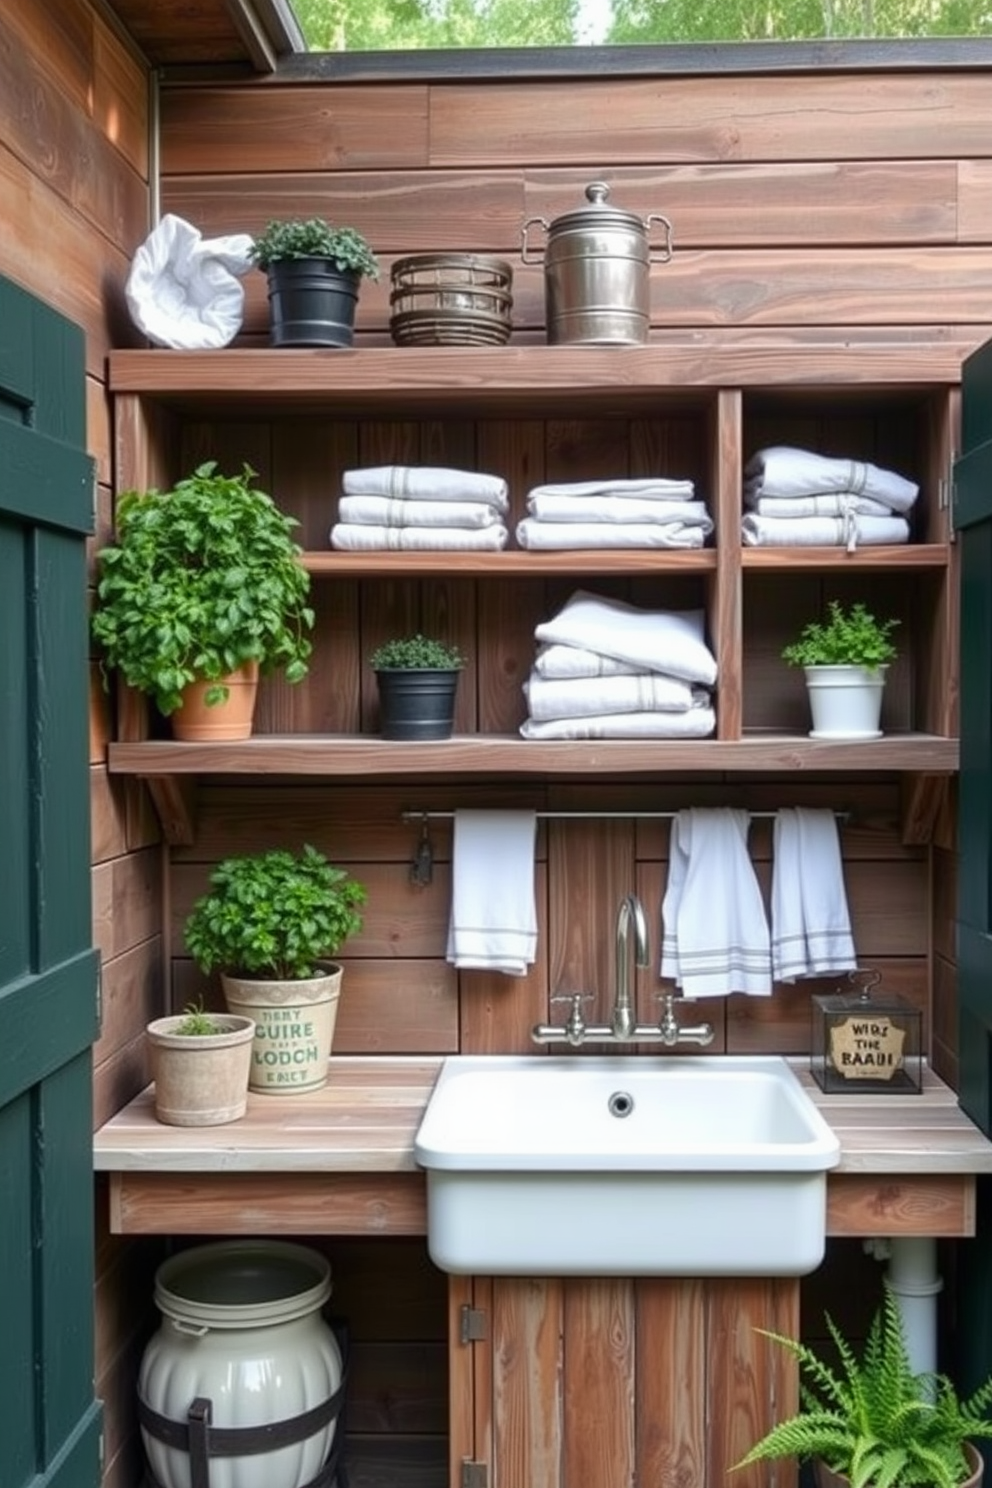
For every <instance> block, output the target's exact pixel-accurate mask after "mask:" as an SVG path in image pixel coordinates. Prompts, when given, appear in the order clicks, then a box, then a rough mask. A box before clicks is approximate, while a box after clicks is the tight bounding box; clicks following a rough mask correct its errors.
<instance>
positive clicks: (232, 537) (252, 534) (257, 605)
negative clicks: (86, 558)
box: [92, 461, 314, 714]
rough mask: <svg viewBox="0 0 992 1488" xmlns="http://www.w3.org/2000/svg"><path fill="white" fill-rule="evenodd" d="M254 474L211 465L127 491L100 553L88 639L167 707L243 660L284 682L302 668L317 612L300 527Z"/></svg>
mask: <svg viewBox="0 0 992 1488" xmlns="http://www.w3.org/2000/svg"><path fill="white" fill-rule="evenodd" d="M254 476H255V473H254V471H253V470H251V469H250V468H249V467H248V466H247V465H246V466H245V467H244V469H243V471H242V473H241V474H240V475H237V476H224V475H221V474H219V473H218V472H217V467H216V464H215V463H214V462H212V461H211V462H208V463H206V464H204V465H200V466H199V467H198V468H197V469H196V470H195V471H194V473H193V475H191V476H189V477H187V478H186V479H185V480H181V481H179V483H178V484H177V485H176V486H175V487H174V489H173V490H171V491H164V492H163V491H154V490H152V491H145V492H140V491H128V492H125V493H124V494H123V495H122V496H121V497H120V499H119V501H118V506H117V541H116V543H115V544H113V545H111V546H110V547H107V548H104V549H103V550H102V551H101V552H100V553H99V554H98V555H97V557H98V561H99V574H100V577H99V581H98V583H97V605H96V609H95V611H94V614H93V620H92V630H93V635H94V638H95V639H96V640H97V642H98V643H99V644H100V646H101V647H102V649H103V653H104V658H105V661H106V663H107V665H109V666H110V667H113V668H116V669H117V670H118V671H120V672H121V673H122V674H123V675H124V677H125V678H126V680H127V682H128V683H129V684H130V685H131V686H132V687H136V688H138V689H139V690H140V691H141V692H146V693H149V694H150V695H151V696H152V697H153V698H154V699H155V703H156V705H157V707H158V709H159V711H160V712H162V713H164V714H169V713H172V712H174V711H175V709H176V708H178V706H179V703H180V701H181V693H182V689H183V688H184V687H185V686H186V685H187V684H188V683H190V682H193V681H196V680H206V681H209V682H219V681H220V679H221V678H223V677H225V676H227V675H228V673H230V672H232V671H235V670H237V668H238V667H240V666H241V665H242V664H243V663H244V662H246V661H257V662H258V663H259V667H260V670H261V672H262V673H263V674H267V673H270V672H272V671H275V670H279V669H281V670H284V671H285V673H286V676H287V678H288V679H289V681H291V682H298V681H299V680H300V679H301V678H302V677H304V676H305V675H306V671H307V661H308V660H309V657H310V653H311V649H312V647H311V642H310V639H309V631H310V630H312V628H313V623H314V616H313V610H312V609H311V608H310V607H309V606H308V605H307V603H306V600H307V596H308V594H309V589H310V578H309V575H308V574H307V572H306V570H305V569H304V568H303V567H302V566H301V564H300V562H299V558H300V553H301V551H302V550H301V549H300V547H299V546H298V544H297V543H296V542H295V541H294V538H293V532H294V530H295V528H296V527H297V525H298V524H297V522H296V521H295V519H294V518H292V517H289V516H286V515H285V514H284V513H282V512H281V511H280V510H279V508H278V507H277V506H276V504H275V502H274V501H273V500H272V497H271V496H269V495H267V494H266V493H265V492H264V491H260V490H258V489H257V488H256V487H254V486H253V485H252V484H251V483H252V481H253V480H254ZM211 691H213V689H212V690H211ZM225 693H226V689H225V688H223V686H219V687H218V688H217V690H216V695H215V699H214V700H216V701H219V700H220V699H221V698H222V697H223V696H225Z"/></svg>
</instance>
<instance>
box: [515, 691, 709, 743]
mask: <svg viewBox="0 0 992 1488" xmlns="http://www.w3.org/2000/svg"><path fill="white" fill-rule="evenodd" d="M702 696H705V694H702ZM520 732H521V734H522V735H523V737H524V738H525V739H708V738H709V736H710V734H712V733H715V732H716V714H715V713H714V711H713V709H712V708H711V707H709V706H708V705H706V704H703V703H698V704H696V706H694V707H692V708H690V709H689V710H688V712H686V713H657V712H655V713H595V714H593V715H592V716H591V717H587V718H549V719H547V720H546V721H544V722H536V721H535V720H534V719H533V718H525V719H524V721H523V723H522V724H521V725H520Z"/></svg>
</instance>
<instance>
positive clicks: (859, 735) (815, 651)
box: [782, 600, 899, 739]
mask: <svg viewBox="0 0 992 1488" xmlns="http://www.w3.org/2000/svg"><path fill="white" fill-rule="evenodd" d="M898 624H899V621H898V620H892V619H889V620H877V619H876V618H875V616H874V615H873V614H872V613H871V611H870V610H869V609H868V607H867V606H866V605H865V604H864V603H862V602H861V601H859V602H858V603H856V604H853V605H851V606H850V607H849V608H847V609H845V608H844V606H843V605H841V604H840V602H839V601H838V600H831V602H830V604H829V606H828V611H827V618H826V619H825V620H811V621H809V623H808V624H807V625H805V626H804V627H803V630H802V632H801V634H800V636H799V639H798V640H796V641H793V642H792V643H791V645H788V646H786V647H785V648H784V650H783V652H782V657H783V660H784V661H786V662H787V663H788V665H789V666H796V667H802V668H803V670H804V672H805V676H806V690H807V694H808V696H809V703H810V712H811V714H812V719H813V727H812V729H811V730H810V738H811V739H878V738H880V737H881V730H880V728H879V722H880V719H881V713H882V693H883V691H884V688H885V678H886V673H887V672H888V666H889V662H891V661H893V660H894V659H895V656H896V654H897V653H896V647H895V644H894V642H893V641H892V631H893V630H894V629H895V628H896V626H897V625H898Z"/></svg>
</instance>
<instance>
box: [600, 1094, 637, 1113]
mask: <svg viewBox="0 0 992 1488" xmlns="http://www.w3.org/2000/svg"><path fill="white" fill-rule="evenodd" d="M606 1104H607V1106H608V1107H609V1111H610V1115H611V1116H629V1115H630V1113H631V1111H633V1109H634V1097H633V1096H632V1095H631V1094H630V1093H629V1091H626V1090H615V1091H614V1092H613V1094H612V1095H611V1096H610V1098H609V1100H608V1101H607V1103H606Z"/></svg>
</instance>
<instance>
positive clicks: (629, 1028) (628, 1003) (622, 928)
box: [530, 894, 713, 1049]
mask: <svg viewBox="0 0 992 1488" xmlns="http://www.w3.org/2000/svg"><path fill="white" fill-rule="evenodd" d="M632 927H633V931H634V965H635V966H648V965H650V955H651V952H650V948H649V942H648V927H647V921H646V920H645V918H644V908H643V906H642V904H641V901H640V899H638V897H637V895H636V894H625V895H624V897H623V898H622V899H621V901H620V905H619V908H618V909H617V920H616V956H615V964H614V978H615V985H614V989H613V1016H612V1018H611V1020H610V1022H609V1023H587V1022H586V1021H585V1019H584V1017H583V1015H582V1004H583V1003H584V1002H589V1001H590V1000H591V999H590V994H589V993H587V992H557V993H555V995H554V996H553V997H552V999H551V1001H552V1002H563V1003H567V1004H568V1005H569V1007H570V1012H569V1015H568V1017H567V1019H566V1020H565V1022H564V1024H556V1023H537V1024H535V1026H534V1027H533V1028H532V1029H531V1032H530V1036H531V1038H532V1039H533V1040H534V1042H535V1044H562V1043H567V1044H571V1046H572V1048H573V1049H577V1048H578V1047H579V1046H580V1045H581V1044H586V1043H589V1044H604V1043H607V1044H613V1043H621V1044H631V1043H645V1044H664V1045H665V1047H666V1048H667V1049H673V1048H675V1046H676V1045H677V1044H700V1045H703V1046H705V1045H706V1044H711V1043H712V1042H713V1028H712V1026H711V1024H709V1023H697V1024H695V1025H694V1026H693V1027H691V1028H687V1027H685V1026H684V1025H681V1024H680V1023H679V1021H678V1018H677V1017H676V1015H675V1005H674V994H673V993H671V992H663V993H661V994H659V995H660V999H661V1001H662V1004H663V1013H662V1016H661V1019H660V1021H659V1022H657V1023H638V1021H637V1013H636V1010H635V1008H634V992H633V982H632V978H631V975H630V953H631V947H630V932H631V928H632Z"/></svg>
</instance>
